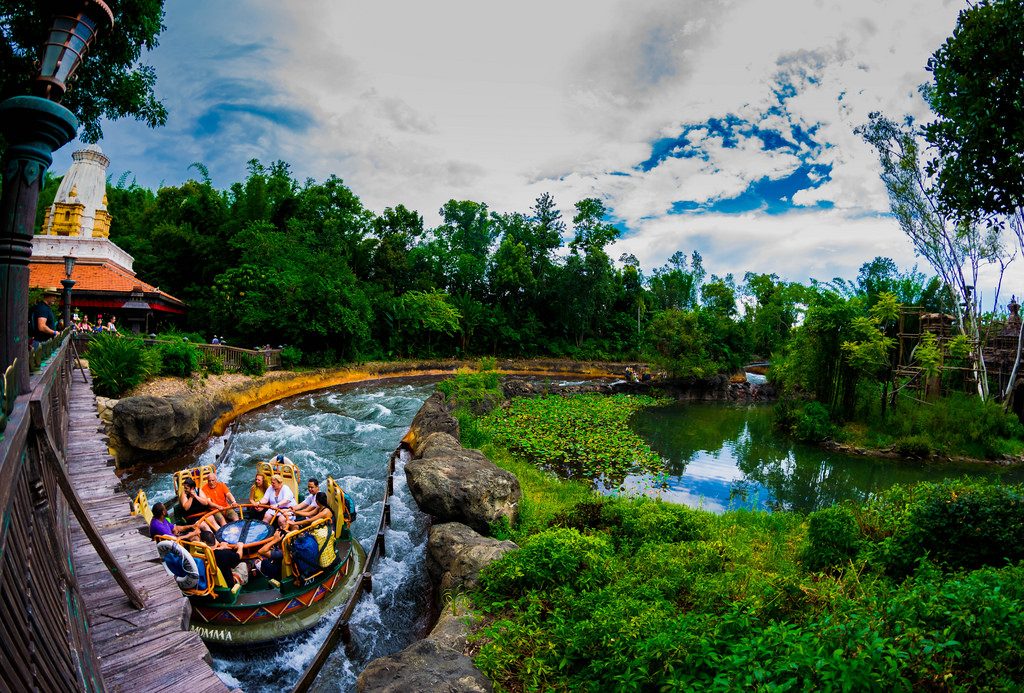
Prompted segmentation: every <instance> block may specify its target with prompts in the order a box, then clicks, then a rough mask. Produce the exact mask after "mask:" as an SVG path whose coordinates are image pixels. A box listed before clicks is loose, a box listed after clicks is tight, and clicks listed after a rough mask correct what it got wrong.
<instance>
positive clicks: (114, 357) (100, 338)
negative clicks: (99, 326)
mask: <svg viewBox="0 0 1024 693" xmlns="http://www.w3.org/2000/svg"><path fill="white" fill-rule="evenodd" d="M89 370H90V371H91V372H92V377H93V389H94V390H95V392H96V394H98V395H101V396H103V397H120V396H121V395H123V394H124V393H125V392H127V391H129V390H131V389H132V388H134V387H138V386H139V385H141V384H142V383H143V382H145V380H146V379H148V378H151V377H152V376H154V375H156V374H157V373H159V372H160V354H159V352H158V351H156V350H155V349H147V348H146V347H145V345H143V343H142V340H141V339H138V338H135V337H128V336H120V335H118V334H117V333H111V332H99V333H96V334H94V335H93V336H92V339H90V341H89Z"/></svg>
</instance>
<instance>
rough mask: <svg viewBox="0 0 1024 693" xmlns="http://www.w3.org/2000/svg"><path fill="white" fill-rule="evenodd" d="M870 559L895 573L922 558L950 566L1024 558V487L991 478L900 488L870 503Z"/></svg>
mask: <svg viewBox="0 0 1024 693" xmlns="http://www.w3.org/2000/svg"><path fill="white" fill-rule="evenodd" d="M862 521H863V522H864V524H865V533H866V534H867V535H868V536H870V537H872V538H874V539H875V540H876V541H875V545H874V546H872V547H870V548H869V549H868V552H869V560H871V561H872V562H874V563H876V564H878V565H879V566H880V567H882V568H884V569H885V570H887V571H888V572H890V573H892V574H895V575H907V574H910V573H911V572H913V571H914V569H915V567H916V565H917V564H918V563H919V562H920V561H921V560H922V559H925V558H927V559H929V560H931V561H934V562H935V563H936V564H938V565H940V566H942V567H943V568H945V569H947V570H961V569H974V568H980V567H982V566H1001V565H1005V564H1006V563H1007V562H1011V563H1012V562H1016V561H1019V560H1021V559H1024V491H1022V488H1021V487H1020V486H1003V485H1001V484H999V483H995V482H991V481H968V480H946V481H943V482H941V483H920V484H916V485H914V486H911V487H902V486H894V487H892V488H890V489H888V490H887V491H885V492H883V493H882V494H880V495H879V496H878V497H877V498H874V499H872V500H871V501H869V502H868V503H867V504H866V505H865V509H864V514H863V515H862Z"/></svg>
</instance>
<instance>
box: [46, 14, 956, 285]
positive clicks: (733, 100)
mask: <svg viewBox="0 0 1024 693" xmlns="http://www.w3.org/2000/svg"><path fill="white" fill-rule="evenodd" d="M961 6H962V5H961V3H959V2H953V1H952V0H903V1H901V2H898V3H892V2H882V1H881V0H865V1H863V2H859V3H852V2H840V1H839V0H779V1H777V2H763V1H760V0H715V1H711V0H633V1H627V0H588V1H587V2H584V1H583V0H573V1H570V0H565V1H563V2H554V3H552V2H540V1H539V0H524V1H523V2H518V3H504V4H501V3H480V2H472V1H470V0H457V1H456V0H448V1H442V2H435V3H423V2H412V1H406V2H389V3H335V2H330V1H329V0H307V1H306V2H303V3H301V4H295V3H280V2H272V1H271V0H246V1H240V2H237V3H233V4H232V5H231V6H230V7H227V6H225V5H221V4H218V3H202V4H199V3H196V4H192V3H174V4H170V5H168V7H167V18H166V24H167V25H168V31H167V32H166V33H165V35H164V36H163V37H162V39H161V45H160V47H159V48H158V49H157V51H156V52H155V53H154V54H153V56H152V62H153V64H155V65H156V67H157V69H158V73H159V79H160V81H159V85H158V91H159V93H160V94H161V96H162V97H164V98H165V99H166V100H167V102H168V105H169V106H170V108H171V114H172V115H171V120H170V122H169V124H168V127H167V128H165V129H164V130H162V131H149V130H145V129H144V128H142V127H141V126H139V125H136V124H132V123H116V124H109V125H108V126H107V127H106V130H107V133H108V138H107V140H106V141H105V142H104V143H103V146H104V149H105V151H107V152H108V154H109V155H110V156H111V158H112V160H113V166H112V170H113V172H114V173H115V175H116V173H117V172H118V171H119V170H124V169H131V170H132V171H133V172H134V173H135V175H136V176H137V177H138V178H139V179H140V181H141V182H143V183H145V184H148V185H156V184H157V183H158V182H159V181H167V182H168V183H177V182H179V181H180V180H181V179H183V178H185V177H187V176H188V175H189V174H188V172H187V171H186V167H187V165H188V163H190V162H191V161H203V162H206V163H207V164H208V165H209V166H210V169H211V171H212V173H213V178H214V182H215V183H216V184H218V185H222V186H226V185H228V184H229V183H230V182H232V181H235V180H238V179H240V178H241V177H242V176H244V175H245V170H244V164H245V161H246V160H248V159H250V158H253V157H256V158H260V159H262V160H264V161H272V160H275V159H278V158H281V159H285V160H286V161H288V162H289V163H290V164H291V165H292V169H293V171H294V172H295V174H296V176H297V177H298V178H300V179H303V178H305V177H307V176H311V177H315V178H318V179H322V178H325V177H326V176H328V175H330V174H332V173H336V174H338V175H339V176H341V177H342V178H344V179H345V181H346V182H347V183H348V184H349V185H350V186H351V187H352V188H353V189H354V190H355V191H356V193H357V194H359V195H360V196H361V197H362V198H363V200H364V202H366V203H367V204H368V205H369V206H370V207H371V208H374V209H381V208H383V207H384V206H388V205H393V204H396V203H398V202H402V203H404V204H406V205H408V206H411V207H414V208H417V209H419V210H420V211H421V212H422V213H423V214H424V215H425V217H426V220H427V223H433V222H436V220H437V214H436V212H437V210H438V208H439V207H440V206H441V205H442V204H443V203H444V202H445V201H446V200H447V199H449V198H452V197H456V198H470V199H475V200H479V201H483V202H486V203H488V204H489V205H490V206H491V208H492V209H495V210H498V211H508V210H521V211H525V210H527V209H528V208H529V207H530V205H531V204H532V202H533V200H534V198H535V197H536V196H537V195H539V194H540V193H542V192H545V191H550V192H551V193H552V194H554V195H555V197H556V199H557V200H558V202H559V203H560V204H561V205H563V207H564V211H565V212H566V216H568V217H571V213H570V212H571V206H572V203H573V202H575V201H576V200H578V199H580V198H582V197H585V196H593V195H596V196H600V197H602V198H603V199H604V200H605V201H606V203H607V205H608V206H609V208H611V209H612V210H613V212H614V214H615V216H616V218H618V219H621V220H623V221H624V222H625V223H627V224H628V225H629V228H630V235H629V238H628V239H626V240H623V241H622V242H621V245H622V246H623V248H625V249H628V251H629V252H634V253H635V254H636V255H637V256H638V257H639V258H640V259H641V261H642V262H643V263H644V265H645V267H647V268H651V267H653V266H658V265H660V264H662V263H663V262H664V261H665V259H666V258H667V257H668V255H670V254H671V253H672V252H674V251H675V250H678V249H682V250H686V251H689V250H692V249H696V250H698V251H700V252H702V253H703V254H704V256H705V259H706V261H707V263H708V265H709V266H711V267H714V268H717V269H715V271H718V272H725V271H732V272H735V273H737V274H742V272H743V271H745V270H748V269H749V270H754V271H769V272H770V271H775V272H778V273H780V274H784V275H786V276H789V277H791V278H793V279H799V278H805V277H807V276H817V277H825V276H832V274H844V275H846V276H852V274H853V273H855V272H856V268H857V266H859V264H860V263H862V262H864V261H866V260H868V259H870V258H871V257H874V256H875V255H878V254H891V255H892V256H893V257H894V258H895V259H897V260H898V261H899V262H901V263H903V264H906V263H908V262H911V261H912V258H911V256H910V253H909V251H908V249H907V245H906V241H905V240H904V239H903V237H902V235H901V234H900V232H899V229H898V228H897V226H896V225H895V223H894V222H892V221H891V220H889V219H886V218H884V217H881V218H880V217H878V216H877V215H878V214H879V213H885V212H886V211H887V210H888V201H887V199H886V196H885V192H884V190H883V188H882V186H881V184H880V182H879V180H878V171H877V163H876V161H875V157H874V155H873V153H872V151H871V150H870V148H869V147H868V146H867V145H866V144H865V143H863V142H862V141H861V140H860V138H859V137H858V136H857V135H855V134H854V133H853V128H854V127H855V126H857V125H859V124H861V123H863V122H865V121H866V119H867V116H868V113H869V112H871V111H873V110H882V111H885V112H886V113H889V114H892V115H895V116H899V115H902V114H903V113H912V114H914V115H916V116H918V117H926V116H927V111H926V107H925V105H924V104H923V102H922V100H921V99H920V97H919V96H918V95H917V92H916V89H917V86H918V85H919V84H920V83H923V82H925V81H927V79H928V75H927V73H926V72H925V70H924V65H925V62H926V61H927V58H928V56H929V55H930V54H931V52H932V51H934V50H935V48H937V47H938V46H939V45H940V44H941V42H942V40H943V39H944V38H945V37H946V36H947V35H949V33H950V32H951V30H952V28H953V26H954V24H955V20H956V13H957V11H958V10H959V9H960V8H961ZM239 16H244V17H245V18H246V21H245V27H246V31H247V32H249V33H248V34H247V35H246V36H245V38H233V37H238V27H239V24H238V17H239ZM224 37H232V38H233V40H235V41H251V42H252V44H253V45H254V46H258V47H259V48H258V49H256V48H252V47H250V48H248V49H246V48H245V47H244V46H240V45H228V46H227V47H225V48H223V49H221V48H215V47H216V46H219V45H220V42H222V41H224ZM247 84H249V85H252V88H251V89H246V88H245V85H247ZM225 87H230V89H229V91H230V94H224V93H223V91H224V89H225ZM788 87H792V88H794V89H795V94H793V95H791V96H790V97H789V98H787V99H786V101H785V107H784V109H783V110H782V111H771V110H770V109H772V107H778V106H779V103H778V98H777V95H776V92H777V91H778V90H780V89H786V88H788ZM228 96H230V97H231V98H234V99H236V100H238V101H245V102H247V103H250V104H255V105H264V106H267V105H269V106H273V107H275V108H282V107H287V108H293V109H295V111H296V112H297V113H301V114H307V115H308V117H309V118H310V119H311V122H312V125H311V126H310V127H309V128H307V129H305V130H303V129H302V128H294V129H288V128H285V127H280V126H278V125H275V124H274V122H273V121H269V120H267V119H266V118H262V117H261V116H259V115H256V116H253V115H251V114H250V115H248V116H246V115H245V114H235V115H233V116H231V117H230V118H229V116H225V120H224V122H223V125H224V126H223V128H222V129H221V130H218V131H217V132H218V134H217V135H216V136H213V137H211V136H207V137H203V136H200V135H197V134H196V129H197V124H198V123H199V119H200V118H201V117H202V115H203V114H204V113H205V112H206V111H207V110H208V109H209V108H210V107H211V106H213V105H214V104H215V103H216V102H217V101H218V100H220V99H226V98H228ZM730 114H732V115H735V116H738V117H739V118H742V119H745V120H747V121H750V122H751V123H755V124H757V125H758V126H759V127H761V128H763V129H772V130H776V131H778V132H780V133H781V134H782V135H783V136H785V137H787V138H789V139H791V140H792V138H793V128H794V127H800V128H803V129H804V130H805V131H806V130H808V129H810V128H812V127H817V130H816V132H815V134H814V135H813V137H814V139H815V141H816V142H818V143H819V144H821V145H822V148H820V149H817V150H814V151H812V150H811V149H810V148H809V147H808V146H807V145H806V144H803V145H801V147H802V149H801V152H800V154H799V156H797V155H795V154H794V153H793V152H791V151H787V150H785V149H776V150H765V149H764V148H763V147H762V146H761V143H760V140H758V139H756V138H741V139H740V141H739V142H738V146H736V147H726V146H724V145H723V143H722V141H721V139H720V138H717V137H715V136H714V135H713V134H712V133H711V132H710V131H708V130H703V131H701V130H695V131H693V132H691V133H690V141H691V143H692V144H693V145H695V146H697V145H699V146H700V147H701V148H702V150H703V151H704V153H705V154H706V156H707V160H706V161H705V160H702V159H700V158H690V159H674V158H670V159H667V160H666V161H665V162H663V163H662V164H661V165H659V166H657V167H655V168H653V169H652V170H650V171H646V172H642V171H639V170H636V169H635V167H636V166H637V165H638V164H639V163H640V162H642V161H645V160H646V159H647V158H648V157H650V155H651V144H652V143H653V142H654V141H656V140H657V139H659V138H665V137H678V136H679V135H680V134H681V132H682V131H683V127H684V126H686V125H692V124H699V123H702V122H705V121H707V120H708V119H709V118H713V117H717V118H721V117H724V116H727V115H730ZM810 155H813V157H814V159H813V160H814V161H815V162H816V163H820V164H825V165H828V166H831V179H830V180H829V181H828V182H826V183H824V184H823V185H821V186H820V187H818V188H814V189H809V190H803V191H798V192H796V193H795V194H794V195H793V198H792V200H793V202H794V203H795V204H801V205H814V204H816V203H818V202H830V203H832V204H833V205H834V206H835V208H834V209H832V210H819V209H811V210H806V211H797V212H792V213H789V214H785V215H776V216H769V215H766V214H759V213H750V214H745V215H729V216H727V215H699V216H673V215H670V214H668V211H669V210H670V209H671V208H672V205H673V203H674V202H676V201H680V200H696V201H709V200H715V199H724V198H729V197H733V196H735V195H737V194H739V193H741V192H743V191H744V190H745V189H746V188H747V186H748V185H749V184H750V183H751V181H756V180H758V179H760V178H762V177H769V178H780V177H782V176H785V175H787V174H789V173H792V172H793V171H794V170H796V169H797V167H798V166H799V165H800V164H801V157H807V156H810ZM61 157H64V158H63V159H61V158H60V157H58V160H57V164H56V165H55V168H57V169H58V171H60V170H62V165H63V166H66V163H64V162H66V161H68V160H69V157H70V148H69V149H68V150H66V152H65V153H62V155H61ZM622 172H625V173H627V174H628V175H612V174H613V173H622Z"/></svg>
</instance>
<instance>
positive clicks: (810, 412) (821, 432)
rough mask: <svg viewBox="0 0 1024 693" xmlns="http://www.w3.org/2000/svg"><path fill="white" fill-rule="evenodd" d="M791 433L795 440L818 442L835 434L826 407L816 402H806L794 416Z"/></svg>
mask: <svg viewBox="0 0 1024 693" xmlns="http://www.w3.org/2000/svg"><path fill="white" fill-rule="evenodd" d="M793 435H794V436H795V437H796V439H797V440H802V441H805V442H809V443H820V442H821V441H823V440H828V439H829V438H832V437H833V436H834V435H835V426H833V425H832V420H831V418H830V417H829V414H828V409H826V408H825V407H823V406H822V405H821V404H819V403H818V402H808V403H807V404H805V405H804V406H803V410H802V411H801V412H800V413H799V414H798V415H797V416H796V424H795V425H794V427H793Z"/></svg>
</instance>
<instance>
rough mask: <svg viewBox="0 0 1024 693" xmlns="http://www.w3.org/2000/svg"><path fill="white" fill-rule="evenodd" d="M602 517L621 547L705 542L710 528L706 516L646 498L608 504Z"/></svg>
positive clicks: (680, 506)
mask: <svg viewBox="0 0 1024 693" xmlns="http://www.w3.org/2000/svg"><path fill="white" fill-rule="evenodd" d="M602 517H603V518H604V520H605V522H606V524H607V526H608V527H610V528H613V529H612V536H613V537H614V538H615V542H616V545H617V546H619V547H620V548H622V547H639V546H643V545H644V544H648V543H665V544H671V543H674V542H677V541H690V540H694V539H704V538H706V535H707V528H708V524H707V514H706V513H703V512H700V511H697V510H693V509H691V508H688V507H686V506H685V505H675V504H673V503H665V502H663V501H662V500H660V499H659V500H652V499H650V498H646V497H641V498H621V499H615V500H612V501H609V502H608V503H606V504H605V505H604V508H603V510H602Z"/></svg>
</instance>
